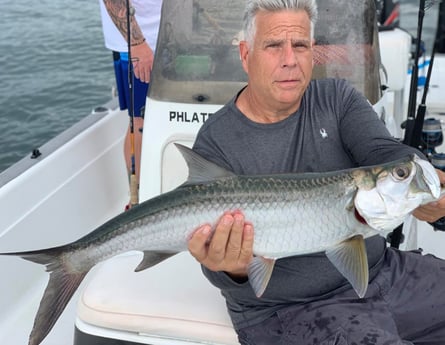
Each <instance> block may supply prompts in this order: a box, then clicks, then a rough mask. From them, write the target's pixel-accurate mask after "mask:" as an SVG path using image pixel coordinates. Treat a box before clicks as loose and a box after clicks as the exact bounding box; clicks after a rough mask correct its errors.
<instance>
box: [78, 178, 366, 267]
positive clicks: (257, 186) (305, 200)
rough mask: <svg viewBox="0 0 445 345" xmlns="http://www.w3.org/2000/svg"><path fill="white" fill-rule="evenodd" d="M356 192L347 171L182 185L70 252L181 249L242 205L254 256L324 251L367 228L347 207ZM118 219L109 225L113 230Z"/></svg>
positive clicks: (94, 256) (91, 259) (91, 255)
mask: <svg viewBox="0 0 445 345" xmlns="http://www.w3.org/2000/svg"><path fill="white" fill-rule="evenodd" d="M355 190H356V186H355V185H354V180H353V178H352V177H351V176H350V175H349V174H347V173H345V174H339V175H333V176H328V177H326V178H303V179H302V178H291V177H290V176H285V175H283V176H282V177H242V176H241V177H233V178H227V179H222V180H217V181H215V182H212V183H208V184H202V185H189V186H184V187H180V188H178V189H176V190H174V191H172V192H170V193H166V194H164V195H161V196H159V197H157V198H155V199H152V200H149V201H148V203H144V204H142V205H140V207H138V208H135V210H134V212H135V214H137V212H139V213H140V215H137V216H134V218H135V219H134V220H133V221H126V219H125V217H126V214H125V213H124V214H123V215H122V218H123V221H122V224H125V223H126V225H122V226H121V227H118V229H116V230H115V231H107V233H108V235H107V236H112V238H111V239H109V238H106V236H103V237H100V236H97V238H95V239H94V241H92V242H94V243H89V246H94V247H95V249H94V250H89V249H88V248H85V245H81V246H80V248H79V249H78V250H77V251H75V252H74V253H73V254H71V255H77V257H76V259H75V260H70V261H71V262H77V263H78V264H79V265H80V266H84V265H91V266H93V265H94V264H95V263H97V262H99V261H102V260H104V259H106V258H109V257H112V256H114V255H116V254H118V253H121V252H126V251H130V250H141V251H144V250H145V251H148V250H150V251H161V252H179V251H184V250H187V240H188V239H189V237H190V236H191V234H192V233H193V231H194V230H195V229H196V228H197V227H198V226H200V225H202V224H205V223H210V224H213V225H214V224H215V223H216V222H217V220H218V219H219V218H220V217H221V215H222V214H223V212H224V211H235V210H241V211H242V212H243V213H244V214H245V216H246V219H247V220H248V221H250V222H252V224H253V225H254V233H255V242H254V252H255V254H257V255H263V256H266V257H284V256H290V255H295V254H303V253H309V252H314V251H319V250H320V251H321V250H324V249H326V248H327V247H329V246H332V245H334V244H336V243H338V242H339V241H341V240H343V239H346V238H349V237H351V236H352V235H353V234H355V233H357V231H358V229H360V231H361V232H362V233H365V232H366V231H369V230H371V229H370V228H369V227H366V226H361V225H360V224H359V223H358V222H357V221H356V220H355V217H354V216H353V213H352V212H351V211H348V212H347V211H346V208H347V207H348V205H349V204H350V202H351V200H352V198H353V196H354V193H355ZM136 211H137V212H136ZM129 212H133V211H132V210H130V211H129ZM131 215H132V214H131V213H129V215H128V216H131ZM116 223H117V224H119V223H118V221H117V222H116ZM116 223H112V224H110V225H108V226H113V227H116ZM104 226H105V227H106V226H107V224H105V225H104ZM365 235H366V234H365Z"/></svg>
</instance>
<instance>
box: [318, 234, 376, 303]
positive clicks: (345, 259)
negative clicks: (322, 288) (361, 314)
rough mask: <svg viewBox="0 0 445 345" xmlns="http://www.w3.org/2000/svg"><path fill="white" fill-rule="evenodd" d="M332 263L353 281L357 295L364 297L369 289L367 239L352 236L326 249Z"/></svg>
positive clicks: (360, 236)
mask: <svg viewBox="0 0 445 345" xmlns="http://www.w3.org/2000/svg"><path fill="white" fill-rule="evenodd" d="M326 255H327V257H328V259H329V260H330V261H331V262H332V264H333V265H334V266H335V267H336V268H337V269H338V270H339V271H340V273H341V274H343V276H344V277H345V278H346V279H347V280H348V281H349V283H351V285H352V287H353V288H354V290H355V291H356V292H357V295H358V296H359V297H360V298H362V297H363V296H365V293H366V290H367V289H368V282H369V269H368V257H367V255H366V246H365V240H364V239H363V236H362V235H357V236H354V237H351V238H350V239H348V240H346V241H343V242H341V243H339V244H338V245H336V246H335V247H333V248H330V249H328V250H326Z"/></svg>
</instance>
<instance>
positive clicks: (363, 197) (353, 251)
mask: <svg viewBox="0 0 445 345" xmlns="http://www.w3.org/2000/svg"><path fill="white" fill-rule="evenodd" d="M177 146H178V148H179V150H180V151H181V153H182V154H183V156H184V158H185V159H186V161H187V164H188V166H189V179H188V181H187V182H186V183H185V184H183V185H181V186H180V187H178V188H176V189H175V190H173V191H171V192H168V193H165V194H162V195H160V196H158V197H155V198H153V199H150V200H148V201H146V202H144V203H142V204H140V205H138V206H135V207H133V208H131V209H130V210H129V211H127V212H124V213H122V214H120V215H118V216H117V217H115V218H113V219H111V220H110V221H108V222H106V223H105V224H103V225H102V226H100V227H99V228H97V229H96V230H94V231H93V232H91V233H90V234H88V235H86V236H85V237H83V238H81V239H79V240H77V241H75V242H73V243H70V244H67V245H64V246H60V247H55V248H50V249H44V250H37V251H29V252H20V253H6V254H3V255H18V256H21V257H22V258H23V259H26V260H29V261H32V262H36V263H39V264H43V265H45V266H46V270H47V271H48V272H50V279H49V283H48V286H47V287H46V290H45V292H44V295H43V297H42V300H41V302H40V307H39V310H38V312H37V315H36V318H35V321H34V326H33V329H32V332H31V335H30V340H29V345H37V344H40V342H41V341H42V340H43V339H44V338H45V337H46V335H47V334H48V333H49V332H50V330H51V329H52V327H53V326H54V324H55V322H56V321H57V319H58V318H59V316H60V314H61V313H62V311H63V310H64V308H65V306H66V305H67V303H68V302H69V300H70V298H71V297H72V295H73V294H74V292H75V291H76V289H77V288H78V286H79V285H80V283H81V282H82V280H83V279H84V277H85V275H86V274H87V273H88V271H89V270H90V269H91V268H92V267H93V266H94V265H96V264H97V263H99V262H100V261H103V260H106V259H108V258H110V257H112V256H115V255H117V254H119V253H123V252H127V251H133V250H137V251H142V252H143V253H144V257H143V259H142V261H141V263H140V264H139V265H138V266H137V267H136V269H135V270H136V271H141V270H144V269H146V268H149V267H151V266H153V265H156V264H157V263H159V262H161V261H163V260H165V259H167V258H169V257H171V256H172V255H175V254H176V253H178V252H181V251H185V250H187V239H188V238H190V236H191V234H192V233H193V231H194V230H195V229H196V228H197V227H198V226H200V225H202V224H204V223H210V224H215V223H216V222H217V220H218V219H219V218H220V217H221V215H222V213H223V212H224V211H228V210H241V211H242V212H243V213H244V215H245V217H246V219H247V220H248V221H250V222H252V224H253V225H254V237H255V238H254V254H255V257H254V259H253V260H252V262H251V264H250V266H249V267H248V275H249V281H250V283H251V285H252V288H253V290H254V291H255V293H256V294H257V296H258V297H260V296H261V295H262V293H263V292H264V290H265V289H266V288H267V284H268V281H269V279H270V276H271V274H272V270H273V267H274V263H275V260H276V259H278V258H283V257H288V256H292V255H299V254H305V253H311V252H319V251H325V252H326V255H327V257H328V258H329V259H330V260H331V262H332V263H333V265H334V266H335V267H336V268H337V269H338V270H339V271H340V272H341V273H342V274H343V275H344V276H345V277H346V278H347V279H348V281H349V282H350V283H351V285H352V287H353V288H354V289H355V290H356V292H357V294H358V296H360V297H363V296H364V295H365V292H366V289H367V286H368V264H367V257H366V250H365V244H364V238H366V237H369V236H372V235H375V234H381V235H382V236H386V234H387V233H388V232H390V231H392V230H393V229H394V228H395V227H396V226H398V225H399V224H401V223H402V222H403V221H404V220H405V218H406V217H407V216H408V215H409V214H410V212H411V211H413V210H414V209H415V208H417V207H418V206H419V205H421V204H424V203H427V202H429V201H432V200H435V199H437V198H438V197H439V195H440V182H439V178H438V176H437V174H436V172H435V170H434V168H433V166H432V165H431V164H430V163H429V162H427V161H425V160H422V159H420V158H419V157H417V156H415V155H413V156H412V157H407V158H406V159H403V160H398V161H396V162H392V163H389V164H385V165H382V166H372V167H364V168H356V169H349V170H343V171H337V172H329V173H308V174H282V175H269V176H262V175H259V176H237V175H235V174H233V173H231V172H229V171H227V170H225V169H223V168H221V167H219V166H217V165H215V164H213V163H211V162H209V161H207V160H205V159H204V158H202V157H201V156H199V155H197V154H196V153H194V152H193V151H192V150H191V149H189V148H187V147H185V146H181V145H177Z"/></svg>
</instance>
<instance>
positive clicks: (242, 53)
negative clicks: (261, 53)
mask: <svg viewBox="0 0 445 345" xmlns="http://www.w3.org/2000/svg"><path fill="white" fill-rule="evenodd" d="M248 56H249V46H248V44H247V41H240V42H239V57H240V60H241V64H242V65H243V69H244V71H245V72H246V73H249V68H248V64H247V58H248Z"/></svg>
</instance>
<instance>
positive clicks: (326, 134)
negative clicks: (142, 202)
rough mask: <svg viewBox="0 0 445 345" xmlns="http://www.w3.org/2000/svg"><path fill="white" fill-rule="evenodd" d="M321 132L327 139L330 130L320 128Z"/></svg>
mask: <svg viewBox="0 0 445 345" xmlns="http://www.w3.org/2000/svg"><path fill="white" fill-rule="evenodd" d="M320 134H321V137H322V138H323V139H326V138H327V137H328V132H326V129H324V128H322V129H320Z"/></svg>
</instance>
